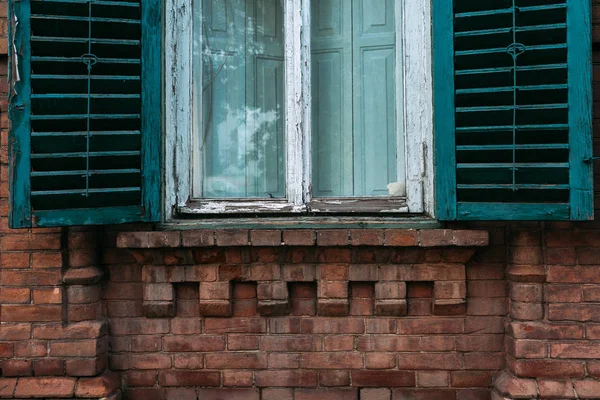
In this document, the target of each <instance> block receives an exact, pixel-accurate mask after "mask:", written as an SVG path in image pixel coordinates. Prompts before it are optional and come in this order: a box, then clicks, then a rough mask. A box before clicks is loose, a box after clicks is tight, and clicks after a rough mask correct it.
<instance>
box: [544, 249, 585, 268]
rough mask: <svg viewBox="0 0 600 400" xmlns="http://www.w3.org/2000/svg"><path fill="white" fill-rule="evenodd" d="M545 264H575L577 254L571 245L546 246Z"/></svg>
mask: <svg viewBox="0 0 600 400" xmlns="http://www.w3.org/2000/svg"><path fill="white" fill-rule="evenodd" d="M545 257H546V260H545V261H546V264H548V265H575V264H576V263H577V254H576V252H575V249H574V248H572V247H555V248H552V247H548V248H546V250H545Z"/></svg>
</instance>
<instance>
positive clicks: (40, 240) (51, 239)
mask: <svg viewBox="0 0 600 400" xmlns="http://www.w3.org/2000/svg"><path fill="white" fill-rule="evenodd" d="M60 246H61V244H60V235H59V234H33V235H10V236H4V237H2V238H1V239H0V249H2V251H3V252H4V251H11V250H17V251H18V250H59V249H60Z"/></svg>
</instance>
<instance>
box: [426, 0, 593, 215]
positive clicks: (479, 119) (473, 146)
mask: <svg viewBox="0 0 600 400" xmlns="http://www.w3.org/2000/svg"><path fill="white" fill-rule="evenodd" d="M432 7H433V31H434V35H433V41H434V43H433V46H434V56H433V64H434V113H435V118H434V120H435V128H434V135H435V141H436V171H435V173H436V198H437V214H438V215H437V216H438V218H439V219H442V220H456V219H459V220H569V219H570V220H587V219H591V218H592V217H593V180H592V179H593V174H592V161H593V160H592V123H591V121H592V86H591V85H592V76H591V75H592V72H591V1H590V0H478V1H473V0H435V1H433V2H432Z"/></svg>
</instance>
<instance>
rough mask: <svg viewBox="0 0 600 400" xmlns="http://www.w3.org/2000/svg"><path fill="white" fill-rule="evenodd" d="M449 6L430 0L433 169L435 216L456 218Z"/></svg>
mask: <svg viewBox="0 0 600 400" xmlns="http://www.w3.org/2000/svg"><path fill="white" fill-rule="evenodd" d="M452 6H453V0H438V1H435V2H432V14H433V17H432V30H433V34H432V38H433V112H434V117H433V123H434V125H433V134H434V138H435V172H434V173H435V183H436V184H435V197H436V218H438V219H440V220H454V219H456V218H457V210H456V153H455V150H454V149H455V139H454V127H455V121H454V95H453V93H454V54H453V53H454V41H453V37H454V26H453V20H454V18H453V8H452Z"/></svg>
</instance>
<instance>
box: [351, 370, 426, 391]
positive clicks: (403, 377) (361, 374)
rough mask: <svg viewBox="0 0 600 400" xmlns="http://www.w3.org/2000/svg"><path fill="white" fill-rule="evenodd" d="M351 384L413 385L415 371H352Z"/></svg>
mask: <svg viewBox="0 0 600 400" xmlns="http://www.w3.org/2000/svg"><path fill="white" fill-rule="evenodd" d="M351 375H352V386H356V387H381V386H383V387H403V386H408V387H410V386H415V385H416V378H415V373H414V372H410V371H352V372H351Z"/></svg>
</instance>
